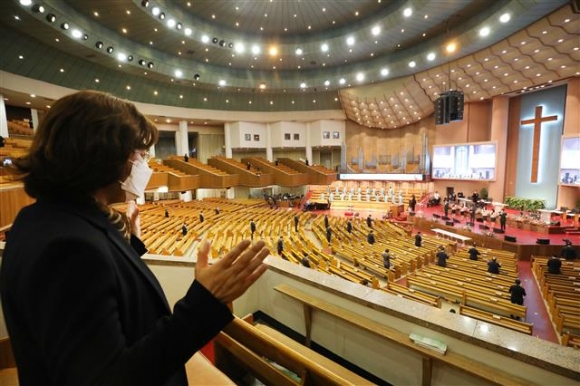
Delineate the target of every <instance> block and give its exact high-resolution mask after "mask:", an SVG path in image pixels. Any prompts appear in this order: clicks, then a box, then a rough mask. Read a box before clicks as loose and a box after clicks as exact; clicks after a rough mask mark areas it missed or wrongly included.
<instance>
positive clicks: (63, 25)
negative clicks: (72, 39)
mask: <svg viewBox="0 0 580 386" xmlns="http://www.w3.org/2000/svg"><path fill="white" fill-rule="evenodd" d="M69 27H70V26H69V25H68V23H67V22H64V23H62V24H61V25H60V28H61V29H63V30H65V31H66V30H67V29H69Z"/></svg>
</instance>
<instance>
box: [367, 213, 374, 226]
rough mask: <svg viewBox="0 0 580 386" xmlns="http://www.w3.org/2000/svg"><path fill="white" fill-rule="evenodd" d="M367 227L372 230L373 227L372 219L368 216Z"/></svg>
mask: <svg viewBox="0 0 580 386" xmlns="http://www.w3.org/2000/svg"><path fill="white" fill-rule="evenodd" d="M367 226H368V227H369V228H372V227H373V218H372V217H371V215H370V214H369V215H368V216H367Z"/></svg>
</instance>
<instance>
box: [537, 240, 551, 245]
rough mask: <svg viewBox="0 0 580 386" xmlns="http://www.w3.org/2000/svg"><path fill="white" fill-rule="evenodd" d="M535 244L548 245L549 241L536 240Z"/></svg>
mask: <svg viewBox="0 0 580 386" xmlns="http://www.w3.org/2000/svg"><path fill="white" fill-rule="evenodd" d="M536 244H540V245H550V239H537V240H536Z"/></svg>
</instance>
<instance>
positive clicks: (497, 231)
mask: <svg viewBox="0 0 580 386" xmlns="http://www.w3.org/2000/svg"><path fill="white" fill-rule="evenodd" d="M493 233H499V234H502V233H504V231H502V230H501V228H493Z"/></svg>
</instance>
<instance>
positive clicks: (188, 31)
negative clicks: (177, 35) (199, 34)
mask: <svg viewBox="0 0 580 386" xmlns="http://www.w3.org/2000/svg"><path fill="white" fill-rule="evenodd" d="M183 32H184V33H185V36H190V35H191V33H192V32H193V31H192V30H191V28H186V29H185V30H184V31H183Z"/></svg>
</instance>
